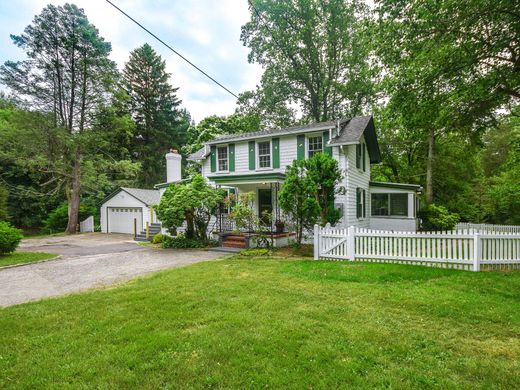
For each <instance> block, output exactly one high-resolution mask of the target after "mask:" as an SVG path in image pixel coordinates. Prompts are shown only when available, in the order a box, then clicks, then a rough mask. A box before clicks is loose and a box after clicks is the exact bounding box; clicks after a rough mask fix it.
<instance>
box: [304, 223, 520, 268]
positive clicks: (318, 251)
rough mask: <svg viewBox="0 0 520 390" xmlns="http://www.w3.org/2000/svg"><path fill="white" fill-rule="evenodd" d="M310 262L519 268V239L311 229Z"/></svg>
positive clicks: (494, 235) (513, 236)
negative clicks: (365, 262)
mask: <svg viewBox="0 0 520 390" xmlns="http://www.w3.org/2000/svg"><path fill="white" fill-rule="evenodd" d="M314 259H316V260H318V259H335V260H349V261H369V262H380V263H405V264H414V265H425V266H430V267H443V268H457V269H463V270H472V271H480V270H481V269H517V268H520V234H515V233H481V232H479V231H476V230H465V231H452V232H390V231H377V230H370V229H362V228H355V227H349V228H348V229H336V228H331V227H330V226H326V227H324V228H321V227H319V226H318V225H316V226H315V227H314Z"/></svg>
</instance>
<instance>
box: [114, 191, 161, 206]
mask: <svg viewBox="0 0 520 390" xmlns="http://www.w3.org/2000/svg"><path fill="white" fill-rule="evenodd" d="M121 189H122V190H123V191H126V192H128V193H129V194H130V195H132V196H133V197H134V198H137V199H139V200H140V201H141V202H143V203H144V204H145V205H147V206H150V205H153V204H159V202H160V201H161V196H160V195H159V191H157V190H145V189H143V188H129V187H121Z"/></svg>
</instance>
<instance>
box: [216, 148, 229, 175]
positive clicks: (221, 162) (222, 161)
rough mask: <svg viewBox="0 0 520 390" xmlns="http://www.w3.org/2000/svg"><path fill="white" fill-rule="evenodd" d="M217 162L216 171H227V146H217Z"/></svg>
mask: <svg viewBox="0 0 520 390" xmlns="http://www.w3.org/2000/svg"><path fill="white" fill-rule="evenodd" d="M217 162H218V164H217V165H218V170H219V171H220V172H223V171H227V170H228V169H229V160H228V147H227V146H219V147H218V148H217Z"/></svg>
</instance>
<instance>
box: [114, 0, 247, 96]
mask: <svg viewBox="0 0 520 390" xmlns="http://www.w3.org/2000/svg"><path fill="white" fill-rule="evenodd" d="M106 1H107V3H108V4H110V5H111V6H112V7H114V8H115V9H117V10H118V11H119V12H121V13H122V14H123V15H125V16H126V17H127V18H128V19H130V20H131V21H132V22H134V23H135V24H137V25H138V26H139V27H141V28H142V29H143V30H144V31H146V32H147V33H148V34H150V35H151V36H152V37H154V38H155V39H157V40H158V41H159V42H161V43H162V44H163V45H164V46H166V47H167V48H168V49H170V50H171V51H172V52H174V53H175V54H177V55H178V56H179V57H181V58H182V59H183V60H184V61H186V62H187V63H188V64H190V65H191V66H192V67H194V68H195V69H197V70H198V71H199V72H200V73H202V74H203V75H204V76H206V77H207V78H208V79H210V80H211V81H213V82H214V83H215V84H217V85H218V86H219V87H220V88H222V89H224V90H225V91H226V92H227V93H229V94H230V95H232V96H234V97H235V98H237V99H238V96H237V95H236V94H235V93H233V92H231V91H230V90H229V89H228V88H226V87H225V86H224V85H222V84H221V83H219V82H218V81H217V80H215V79H214V78H213V77H211V76H210V75H209V74H207V73H206V72H205V71H203V70H202V69H201V68H199V67H198V66H197V65H195V64H194V63H193V62H191V61H190V60H188V59H187V58H186V57H184V56H183V55H182V54H181V53H179V52H178V51H177V50H175V49H174V48H173V47H171V46H170V45H168V44H167V43H166V42H164V41H163V40H162V39H161V38H159V37H158V36H157V35H155V34H154V33H153V32H151V31H150V30H148V29H147V28H146V27H144V26H143V25H142V24H141V23H139V22H138V21H137V20H135V19H134V18H132V17H131V16H130V15H128V14H127V13H126V12H125V11H123V10H122V9H121V8H119V7H118V6H117V5H115V4H114V3H112V2H111V1H110V0H106Z"/></svg>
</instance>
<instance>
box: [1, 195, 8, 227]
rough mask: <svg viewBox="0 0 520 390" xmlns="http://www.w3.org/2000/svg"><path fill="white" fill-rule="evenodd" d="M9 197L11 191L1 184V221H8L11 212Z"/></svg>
mask: <svg viewBox="0 0 520 390" xmlns="http://www.w3.org/2000/svg"><path fill="white" fill-rule="evenodd" d="M8 198H9V192H8V191H7V189H6V188H5V187H3V186H0V222H1V221H7V219H8V218H9V213H8V211H7V199H8Z"/></svg>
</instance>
